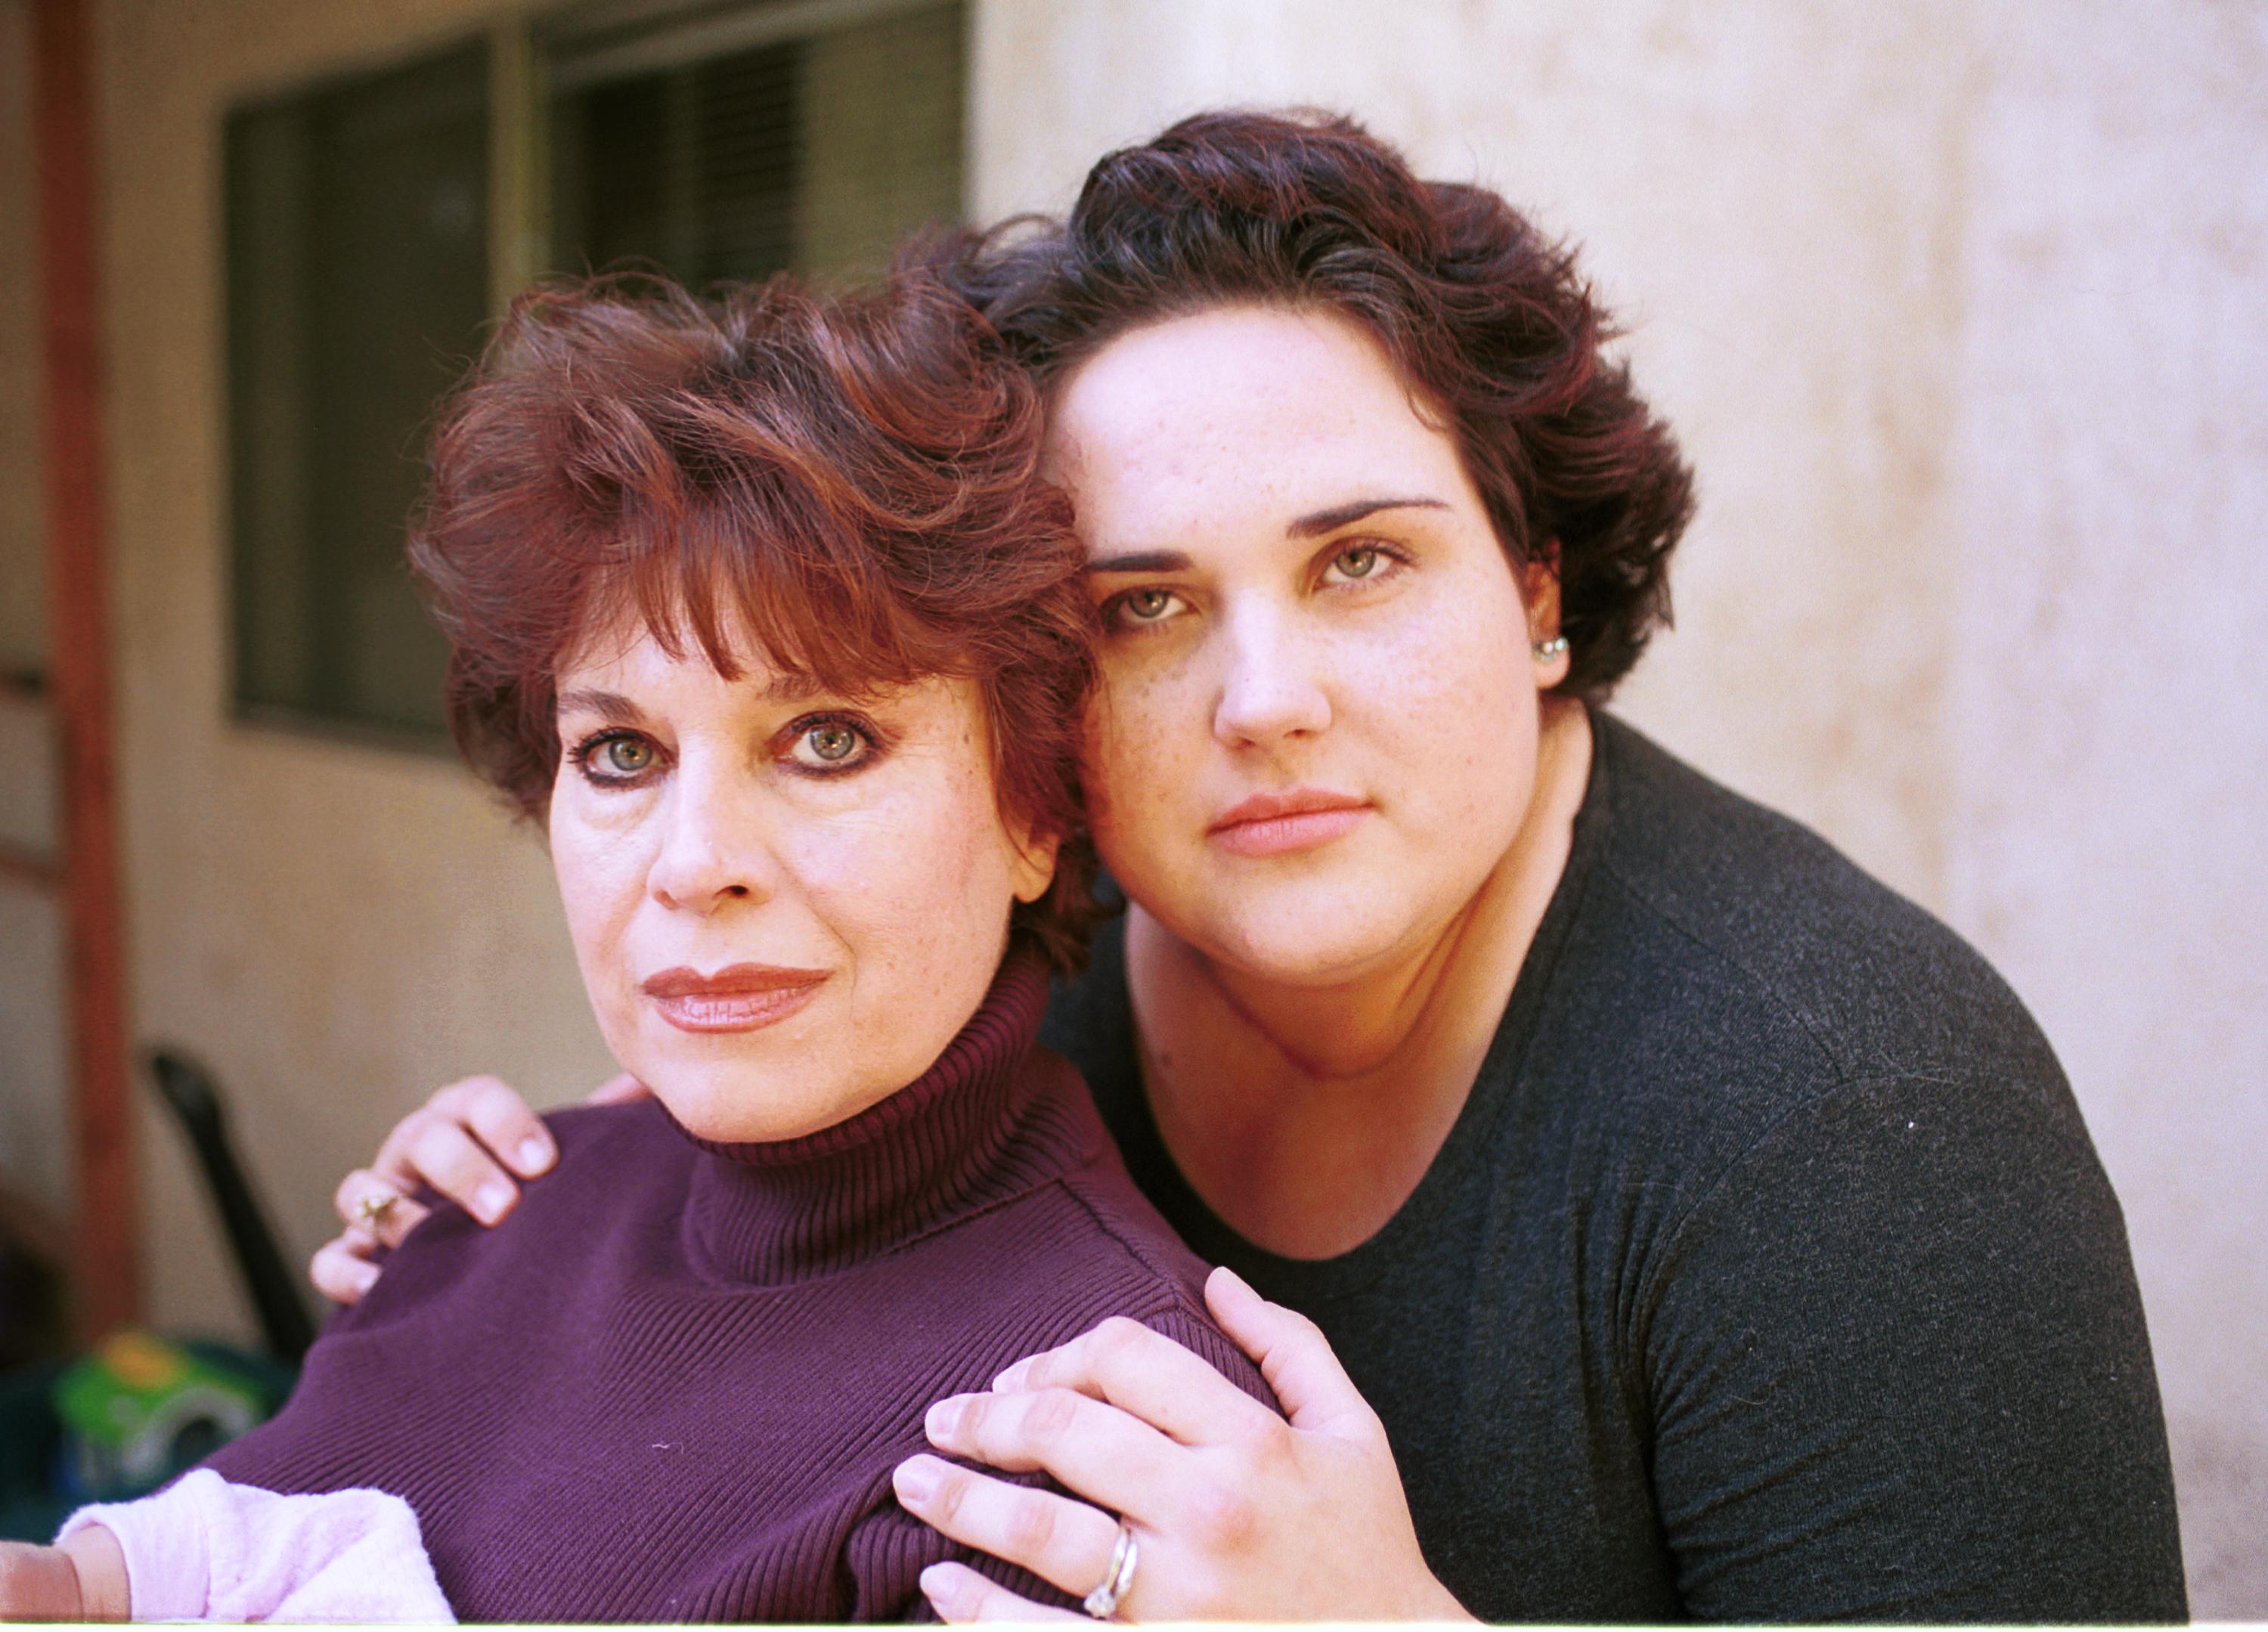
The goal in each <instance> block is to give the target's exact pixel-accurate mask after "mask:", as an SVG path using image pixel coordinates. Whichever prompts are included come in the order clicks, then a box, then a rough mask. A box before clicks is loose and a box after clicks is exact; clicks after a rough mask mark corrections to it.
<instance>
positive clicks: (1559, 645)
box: [1528, 635, 1567, 663]
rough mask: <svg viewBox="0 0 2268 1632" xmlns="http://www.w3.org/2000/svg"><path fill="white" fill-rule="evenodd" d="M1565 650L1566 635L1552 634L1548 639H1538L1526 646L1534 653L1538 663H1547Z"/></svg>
mask: <svg viewBox="0 0 2268 1632" xmlns="http://www.w3.org/2000/svg"><path fill="white" fill-rule="evenodd" d="M1566 650H1567V637H1566V636H1565V635H1554V636H1552V637H1551V638H1550V640H1539V641H1536V642H1535V643H1533V644H1531V645H1530V646H1529V647H1528V651H1532V652H1534V653H1535V660H1536V661H1537V662H1538V663H1549V662H1550V661H1551V659H1552V658H1556V657H1557V656H1558V655H1559V654H1560V653H1561V652H1563V651H1566Z"/></svg>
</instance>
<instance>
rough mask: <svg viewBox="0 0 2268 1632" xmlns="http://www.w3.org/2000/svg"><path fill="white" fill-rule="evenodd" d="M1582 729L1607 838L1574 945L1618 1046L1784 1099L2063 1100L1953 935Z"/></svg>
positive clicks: (1846, 865)
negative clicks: (1612, 1022) (1987, 1086)
mask: <svg viewBox="0 0 2268 1632" xmlns="http://www.w3.org/2000/svg"><path fill="white" fill-rule="evenodd" d="M1596 719H1597V722H1598V725H1599V731H1598V744H1599V753H1600V754H1601V756H1602V765H1601V773H1602V776H1603V778H1604V787H1605V790H1606V791H1605V802H1606V806H1607V808H1606V811H1605V812H1604V813H1603V814H1604V820H1605V821H1606V823H1607V831H1606V833H1605V834H1604V837H1603V841H1602V843H1601V845H1600V848H1599V854H1598V859H1597V863H1596V865H1595V867H1594V876H1593V878H1592V879H1591V880H1590V883H1589V886H1588V889H1587V900H1586V901H1585V903H1584V911H1583V912H1582V914H1581V915H1580V928H1579V930H1578V934H1577V941H1578V945H1576V947H1575V948H1573V949H1572V950H1573V951H1574V952H1576V954H1577V959H1576V961H1577V965H1578V968H1579V970H1580V973H1579V974H1577V978H1578V979H1579V980H1580V981H1582V982H1584V983H1587V984H1588V985H1590V986H1592V987H1594V988H1595V989H1596V997H1597V1000H1598V1002H1600V1003H1607V1004H1610V1005H1612V1007H1613V1008H1614V1010H1615V1011H1616V1012H1617V1013H1619V1015H1620V1016H1621V1017H1622V1021H1623V1023H1624V1024H1625V1025H1627V1026H1631V1034H1630V1040H1631V1045H1632V1046H1633V1047H1638V1048H1670V1047H1672V1046H1673V1045H1674V1046H1675V1048H1677V1050H1678V1051H1679V1052H1680V1054H1681V1055H1685V1056H1687V1057H1689V1058H1690V1057H1694V1056H1698V1057H1699V1058H1700V1059H1702V1060H1711V1059H1713V1060H1715V1061H1716V1062H1717V1063H1719V1065H1720V1066H1723V1067H1726V1068H1728V1069H1727V1070H1726V1071H1725V1073H1724V1074H1726V1075H1727V1076H1729V1077H1733V1078H1735V1079H1739V1080H1744V1081H1747V1082H1749V1083H1752V1084H1753V1083H1762V1082H1778V1083H1780V1084H1783V1085H1784V1087H1785V1088H1786V1091H1787V1092H1790V1093H1793V1094H1797V1095H1801V1094H1803V1093H1805V1092H1807V1091H1816V1090H1823V1089H1827V1088H1830V1087H1832V1086H1834V1085H1837V1084H1850V1083H1856V1082H1861V1081H1869V1080H1879V1079H1883V1078H1901V1079H1920V1080H1946V1079H1950V1078H1955V1077H1957V1078H1960V1079H1962V1080H1966V1081H1971V1082H1976V1081H1992V1082H1996V1083H2001V1084H2014V1085H2021V1086H2024V1087H2028V1088H2029V1089H2031V1090H2033V1091H2036V1092H2038V1093H2041V1094H2043V1095H2046V1096H2048V1097H2051V1098H2055V1097H2067V1096H2066V1094H2065V1090H2064V1088H2063V1078H2062V1073H2061V1071H2060V1070H2059V1069H2058V1066H2057V1064H2056V1062H2055V1058H2054V1055H2053V1054H2052V1053H2051V1050H2050V1049H2049V1048H2048V1045H2047V1042H2046V1040H2045V1039H2044V1038H2043V1036H2042V1035H2041V1033H2040V1031H2039V1028H2038V1026H2036V1024H2035V1023H2034V1021H2033V1019H2032V1018H2031V1016H2030V1015H2029V1013H2028V1012H2027V1011H2025V1009H2024V1006H2023V1004H2022V1003H2021V1002H2020V1001H2019V1000H2018V999H2017V997H2016V996H2015V994H2014V992H2013V991H2012V990H2010V989H2009V988H2008V985H2007V982H2006V981H2004V980H2002V979H2001V978H2000V976H1999V974H1998V973H1997V972H1996V971H1995V970H1994V969H1993V968H1992V966H1991V965H1990V964H1988V963H1987V962H1986V961H1985V959H1984V958H1983V957H1981V956H1980V955H1979V954H1978V953H1977V952H1976V950H1975V949H1974V948H1972V947H1971V946H1970V945H1968V943H1967V942H1965V941H1964V940H1962V938H1961V937H1960V936H1958V935H1956V934H1955V932H1954V931H1953V930H1950V929H1948V927H1947V926H1946V925H1944V924H1943V923H1940V922H1939V921H1938V920H1937V919H1935V918H1934V917H1933V916H1931V915H1929V914H1928V913H1926V912H1925V911H1924V910H1923V909H1922V908H1919V907H1918V906H1916V905H1915V904H1914V903H1913V902H1911V901H1907V900H1906V899H1904V897H1903V896H1901V895H1899V894H1898V893H1896V892H1895V891H1893V890H1891V889H1890V888H1889V887H1888V886H1885V885H1883V884H1881V883H1880V882H1879V881H1877V880H1876V879H1874V878H1871V877H1869V876H1868V875H1867V873H1866V872H1864V871H1861V870H1860V869H1859V867H1858V866H1857V865H1855V864H1853V863H1852V862H1851V861H1850V860H1849V859H1848V858H1847V857H1845V856H1844V855H1842V853H1841V852H1839V851H1838V850H1837V849H1835V848H1834V847H1833V846H1832V845H1830V844H1829V843H1828V842H1826V841H1825V840H1824V839H1823V838H1821V837H1820V836H1819V835H1818V834H1815V833H1813V832H1812V831H1811V830H1810V829H1808V828H1807V827H1803V826H1802V825H1801V824H1800V823H1798V822H1795V821H1792V820H1789V819H1787V818H1786V817H1785V816H1781V815H1778V814H1777V813H1775V812H1771V811H1769V810H1766V809H1764V807H1762V806H1761V805H1756V804H1753V803H1751V802H1750V801H1749V800H1747V799H1745V798H1742V797H1741V796H1739V795H1738V794H1735V793H1734V792H1732V791H1731V790H1727V789H1726V788H1724V787H1722V786H1720V785H1719V784H1718V783H1714V782H1712V781H1711V780H1710V779H1709V778H1707V777H1706V776H1702V775H1701V774H1700V773H1699V772H1697V771H1696V770H1694V769H1692V768H1690V767H1689V766H1687V765H1684V764H1683V763H1682V762H1681V761H1678V760H1676V759H1675V758H1674V757H1672V756H1671V755H1670V754H1668V753H1666V752H1664V751H1663V750H1662V749H1661V748H1660V747H1658V746H1655V745H1654V744H1653V743H1652V742H1651V741H1649V740H1648V739H1646V738H1645V737H1644V736H1642V735H1640V734H1639V733H1638V731H1635V730H1633V729H1632V728H1631V727H1630V726H1628V725H1626V724H1622V723H1621V722H1619V721H1617V720H1615V719H1613V718H1612V717H1608V716H1603V715H1602V716H1597V717H1596ZM1571 973H1575V972H1574V971H1571ZM1640 994H1643V995H1644V997H1645V1001H1643V1002H1633V1001H1632V1000H1633V998H1634V997H1635V996H1638V995H1640ZM1576 1001H1577V1002H1578V1003H1580V1002H1581V998H1580V995H1578V996H1576ZM1735 1062H1738V1065H1739V1069H1737V1070H1731V1069H1729V1068H1731V1067H1733V1066H1734V1063H1735ZM1783 1108H1786V1107H1783Z"/></svg>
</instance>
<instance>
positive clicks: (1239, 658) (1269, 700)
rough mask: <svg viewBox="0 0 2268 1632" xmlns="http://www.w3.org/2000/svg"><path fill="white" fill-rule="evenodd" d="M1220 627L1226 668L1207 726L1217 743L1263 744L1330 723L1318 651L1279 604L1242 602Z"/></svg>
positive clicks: (1317, 729)
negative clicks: (1265, 604) (1261, 604)
mask: <svg viewBox="0 0 2268 1632" xmlns="http://www.w3.org/2000/svg"><path fill="white" fill-rule="evenodd" d="M1220 629H1221V635H1220V639H1221V642H1222V644H1223V646H1224V648H1225V651H1226V659H1225V661H1226V669H1225V672H1224V673H1223V674H1222V676H1221V682H1220V695H1219V698H1218V699H1217V700H1216V701H1215V702H1214V704H1213V712H1212V730H1213V735H1214V736H1215V737H1216V738H1218V739H1219V740H1220V741H1221V743H1222V744H1224V745H1225V746H1228V747H1232V748H1234V747H1263V746H1269V745H1270V744H1273V743H1276V742H1278V741H1280V740H1282V739H1285V738H1289V737H1300V736H1311V735H1313V734H1314V733H1316V732H1318V731H1323V730H1324V729H1326V728H1327V727H1329V724H1330V723H1331V703H1330V697H1329V694H1328V693H1327V692H1326V691H1325V690H1324V688H1323V686H1322V680H1321V674H1322V666H1323V654H1322V652H1320V651H1317V650H1315V649H1314V642H1313V637H1312V636H1303V635H1302V633H1301V631H1300V629H1299V627H1298V625H1297V621H1296V620H1295V619H1293V618H1291V617H1290V616H1288V615H1287V614H1285V612H1284V611H1283V610H1281V609H1280V608H1278V607H1274V606H1244V607H1240V608H1237V609H1235V610H1234V611H1233V613H1232V614H1230V615H1229V616H1228V617H1226V619H1224V620H1223V621H1222V623H1221V625H1220Z"/></svg>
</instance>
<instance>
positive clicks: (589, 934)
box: [550, 805, 645, 1007]
mask: <svg viewBox="0 0 2268 1632" xmlns="http://www.w3.org/2000/svg"><path fill="white" fill-rule="evenodd" d="M550 838H551V871H552V876H553V877H554V878H556V879H557V880H558V884H559V904H560V907H561V908H562V909H563V911H564V913H565V915H566V918H567V932H568V934H569V936H570V937H571V938H572V939H573V941H574V943H575V957H576V959H577V961H578V963H580V964H581V966H582V968H583V978H584V981H585V984H586V985H587V986H588V987H589V988H590V991H591V996H592V998H593V1001H594V1002H596V1003H599V1004H600V1006H601V1007H604V1005H605V1003H606V999H607V996H608V993H607V991H606V990H605V989H603V986H604V978H603V977H604V976H605V974H607V972H608V970H609V969H611V968H613V967H615V966H616V965H617V964H619V963H620V961H621V960H622V955H623V952H624V950H625V948H624V945H623V942H624V938H625V932H626V930H627V928H628V925H629V923H630V918H631V916H632V915H634V914H635V913H636V912H637V905H638V902H639V901H641V900H642V899H644V893H645V868H644V862H643V859H642V856H641V853H640V851H639V849H638V847H637V843H636V842H635V834H634V833H623V832H618V831H610V830H608V829H602V828H600V827H593V825H592V824H590V823H588V822H586V821H584V820H578V818H577V816H576V815H575V814H574V813H573V812H561V811H560V810H559V808H558V807H557V806H556V805H555V807H554V812H553V816H552V820H551V824H550Z"/></svg>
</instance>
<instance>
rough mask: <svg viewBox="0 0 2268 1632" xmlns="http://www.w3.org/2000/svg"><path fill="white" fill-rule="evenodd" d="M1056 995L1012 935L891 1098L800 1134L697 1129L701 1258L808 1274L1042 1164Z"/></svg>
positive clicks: (695, 1245) (752, 1274)
mask: <svg viewBox="0 0 2268 1632" xmlns="http://www.w3.org/2000/svg"><path fill="white" fill-rule="evenodd" d="M1047 1001H1048V971H1047V966H1046V964H1045V962H1044V961H1043V960H1042V959H1041V957H1040V956H1039V955H1038V954H1037V953H1035V952H1032V951H1031V950H1030V949H1028V948H1027V947H1024V946H1021V945H1016V946H1012V947H1011V948H1010V950H1009V952H1008V955H1007V957H1006V958H1005V959H1004V960H1003V961H1002V963H1001V965H1000V969H999V972H998V974H995V975H994V976H993V978H992V986H991V989H990V990H989V991H988V992H986V994H985V996H984V1001H983V1003H979V1004H978V1005H977V1009H976V1013H975V1014H974V1015H972V1016H970V1017H969V1020H968V1025H966V1026H963V1027H962V1028H961V1032H960V1033H959V1034H958V1035H957V1036H955V1037H954V1040H952V1041H951V1042H950V1043H948V1044H946V1049H945V1052H944V1053H943V1054H941V1055H939V1056H938V1058H937V1062H936V1063H935V1064H933V1065H932V1066H931V1067H930V1068H929V1070H926V1071H924V1072H923V1073H922V1074H921V1076H919V1077H917V1078H915V1079H914V1080H913V1081H912V1082H910V1083H909V1084H906V1085H905V1086H904V1087H903V1088H901V1089H900V1090H898V1092H895V1093H894V1094H892V1095H891V1096H890V1097H889V1098H888V1099H883V1100H881V1101H880V1102H879V1103H878V1104H875V1105H873V1106H869V1107H868V1108H867V1109H865V1110H864V1111H861V1112H860V1113H859V1114H858V1115H856V1116H853V1117H851V1118H850V1119H849V1120H848V1121H841V1122H837V1123H836V1124H835V1125H834V1126H833V1127H831V1128H821V1129H820V1130H819V1131H818V1132H816V1133H813V1134H806V1135H805V1136H803V1137H801V1138H797V1139H783V1140H779V1141H776V1142H769V1143H753V1144H725V1143H716V1142H713V1141H711V1140H706V1139H699V1138H694V1137H693V1136H692V1135H690V1134H688V1135H687V1137H688V1138H689V1139H692V1140H693V1143H695V1144H696V1145H698V1146H700V1148H701V1150H702V1152H703V1154H702V1156H701V1158H700V1159H699V1160H698V1162H697V1163H696V1166H695V1171H694V1177H693V1184H692V1189H691V1194H690V1195H689V1198H688V1204H687V1207H686V1211H685V1231H686V1242H685V1244H686V1246H687V1247H688V1249H689V1251H690V1252H691V1253H693V1255H694V1258H695V1261H696V1262H700V1263H703V1264H705V1265H707V1266H708V1267H709V1268H711V1269H713V1270H715V1271H716V1272H718V1274H721V1275H725V1276H727V1277H729V1278H730V1279H733V1280H735V1281H741V1282H747V1283H757V1284H779V1283H786V1282H794V1281H803V1280H808V1279H810V1278H811V1277H813V1276H814V1275H826V1274H830V1273H832V1272H834V1271H836V1270H839V1269H843V1268H848V1267H849V1266H850V1265H851V1264H854V1263H857V1262H859V1261H862V1260H865V1259H867V1258H871V1257H873V1256H875V1255H877V1254H878V1253H884V1252H887V1251H888V1250H890V1249H891V1248H892V1247H894V1246H898V1245H900V1244H901V1243H902V1242H904V1241H906V1240H907V1239H910V1238H911V1237H913V1236H915V1235H917V1234H920V1233H922V1232H923V1231H926V1230H929V1229H932V1228H933V1227H935V1226H936V1225H938V1224H941V1223H943V1222H945V1221H946V1219H948V1218H950V1217H953V1216H954V1215H955V1214H957V1213H961V1212H965V1211H968V1210H970V1209H974V1208H976V1207H978V1206H983V1205H985V1204H987V1203H989V1202H993V1201H996V1200H998V1199H1001V1198H1003V1197H1005V1195H1010V1194H1013V1193H1015V1192H1016V1191H1018V1190H1020V1189H1022V1188H1025V1187H1028V1185H1029V1184H1030V1183H1031V1182H1033V1181H1034V1180H1035V1179H1037V1178H1041V1177H1044V1176H1045V1174H1044V1173H1041V1172H1039V1171H1037V1170H1034V1169H1032V1163H1031V1161H1030V1159H1029V1158H1034V1157H1037V1156H1039V1155H1040V1154H1041V1153H1040V1152H1039V1151H1036V1150H1024V1149H1023V1148H1022V1146H1023V1145H1024V1144H1026V1143H1028V1142H1027V1141H1023V1140H1020V1138H1019V1136H1018V1135H1019V1129H1020V1126H1021V1124H1022V1123H1023V1121H1025V1114H1026V1112H1027V1109H1028V1108H1029V1107H1028V1106H1027V1104H1026V1101H1027V1100H1029V1099H1032V1098H1033V1097H1034V1095H1035V1094H1037V1093H1039V1092H1042V1089H1043V1085H1044V1083H1045V1081H1046V1079H1047V1076H1046V1074H1044V1073H1034V1072H1032V1071H1030V1070H1026V1069H1024V1068H1025V1065H1026V1062H1027V1059H1028V1057H1029V1055H1031V1052H1032V1045H1033V1041H1034V1040H1035V1038H1036V1037H1037V1035H1038V1033H1039V1027H1040V1017H1041V1015H1042V1012H1043V1011H1045V1009H1046V1007H1047Z"/></svg>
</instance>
